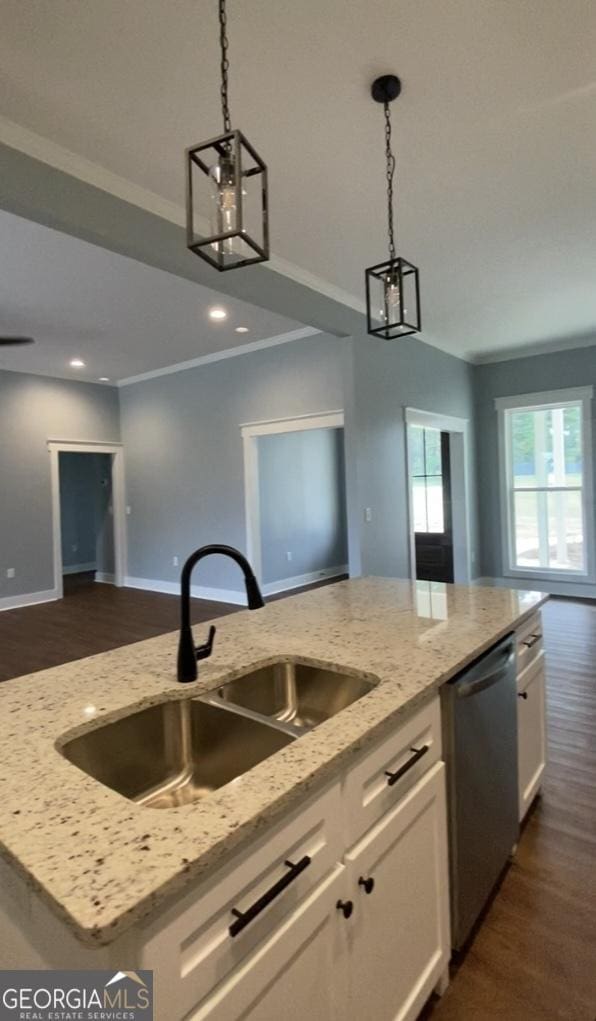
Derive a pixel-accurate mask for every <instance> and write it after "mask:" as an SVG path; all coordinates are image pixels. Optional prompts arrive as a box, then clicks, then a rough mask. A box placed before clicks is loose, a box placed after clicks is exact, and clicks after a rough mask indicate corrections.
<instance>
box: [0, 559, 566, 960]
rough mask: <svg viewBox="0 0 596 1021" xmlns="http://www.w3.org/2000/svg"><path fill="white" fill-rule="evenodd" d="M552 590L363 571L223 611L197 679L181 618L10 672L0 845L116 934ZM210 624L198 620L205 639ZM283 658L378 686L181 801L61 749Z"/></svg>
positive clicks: (50, 889) (55, 905)
mask: <svg viewBox="0 0 596 1021" xmlns="http://www.w3.org/2000/svg"><path fill="white" fill-rule="evenodd" d="M545 599H546V597H545V596H544V595H542V594H541V593H538V592H522V591H512V590H510V589H503V588H483V587H480V586H478V587H476V586H474V587H467V586H464V585H441V584H436V583H426V582H417V583H411V582H409V581H395V580H390V579H382V578H361V579H356V580H354V581H345V582H340V583H338V584H336V585H331V586H328V587H325V588H321V589H317V590H315V591H311V592H308V593H305V594H302V595H297V596H294V597H291V598H288V599H283V600H279V601H277V602H274V603H271V604H269V605H267V606H266V607H265V608H264V609H261V610H256V611H253V612H249V611H242V612H240V613H237V614H233V615H231V616H227V617H223V618H221V619H220V620H219V621H218V622H216V623H217V626H218V634H217V639H216V644H215V647H214V652H213V655H212V656H211V658H210V659H209V660H205V661H203V662H201V663H200V664H199V670H200V679H199V680H198V681H197V682H195V683H194V684H186V685H179V684H178V683H177V682H176V672H175V671H176V650H177V634H176V633H172V634H167V635H162V636H160V637H158V638H152V639H149V640H148V641H144V642H139V643H137V644H135V645H128V646H125V647H123V648H120V649H115V650H113V651H112V652H107V653H102V654H101V655H98V656H92V657H90V658H89V659H83V660H78V661H76V662H73V663H68V664H66V665H64V666H59V667H55V668H52V669H51V670H44V671H41V672H39V673H35V674H29V675H28V676H25V677H20V678H18V679H15V680H11V681H7V682H5V683H3V684H1V685H0V720H1V724H0V726H1V731H0V854H1V855H2V857H3V858H4V859H5V860H6V861H7V862H9V863H10V864H12V865H13V866H14V867H15V868H16V869H17V870H18V872H19V873H20V874H21V875H22V876H23V877H24V878H25V879H26V880H27V882H28V883H29V885H30V886H31V887H32V888H33V889H34V890H36V891H37V892H38V894H39V895H40V896H41V897H42V898H43V899H44V901H46V902H47V903H48V905H49V906H50V907H51V908H52V909H53V911H54V912H55V913H56V914H57V915H58V916H59V917H60V918H61V919H62V920H63V921H64V922H66V923H67V924H68V925H69V926H70V928H71V929H72V931H73V932H74V933H75V934H76V936H78V938H79V939H81V940H82V941H84V942H85V943H87V944H91V945H96V946H98V945H104V944H107V943H110V942H112V941H113V940H115V939H116V938H117V937H118V936H119V935H120V934H121V933H122V932H124V931H125V930H126V929H127V928H128V927H129V926H131V925H132V924H134V923H135V922H137V921H139V920H140V919H141V918H144V917H146V916H148V915H150V914H152V913H153V912H154V911H155V909H156V908H157V907H158V906H159V905H161V903H162V902H163V901H165V900H166V899H167V898H168V897H170V896H171V895H172V894H174V893H176V892H178V891H182V890H183V889H184V888H185V887H186V886H188V885H189V884H191V883H193V882H194V883H196V882H197V880H199V879H200V878H202V877H204V876H205V875H206V874H207V873H208V872H210V871H213V870H214V869H215V868H216V867H217V866H218V865H219V864H221V863H222V862H223V861H224V860H225V859H226V858H228V857H229V855H230V854H231V853H232V852H233V851H234V850H236V849H238V848H239V847H240V846H241V845H242V844H243V843H244V842H245V841H247V840H248V839H249V838H250V836H251V834H253V833H254V832H255V831H256V830H258V829H261V828H262V827H264V826H266V825H268V824H270V823H272V822H274V821H276V820H278V819H279V818H280V817H281V815H282V814H283V812H284V811H286V810H287V809H289V808H290V807H292V806H294V805H295V804H296V803H297V802H298V801H299V799H300V798H302V797H303V796H304V794H305V793H306V792H308V791H309V790H311V789H312V788H314V787H316V786H318V785H319V784H320V783H322V782H323V781H325V780H328V779H330V778H331V777H332V776H333V775H334V774H336V773H337V772H338V771H339V770H340V769H342V768H345V767H346V766H347V765H349V762H350V757H351V756H353V755H354V754H356V753H357V752H358V751H359V750H360V749H362V748H364V747H366V746H367V744H368V743H369V742H371V741H373V740H374V739H376V738H377V737H381V736H382V735H384V734H385V733H386V732H387V731H388V730H389V729H390V728H391V727H392V726H394V725H395V724H396V723H398V722H399V719H400V717H401V716H403V715H404V714H407V713H408V712H410V711H411V710H412V709H413V708H414V707H415V706H416V705H418V704H420V703H421V702H423V701H424V700H425V699H426V698H428V697H429V695H430V694H431V693H432V691H433V690H434V689H436V688H438V687H439V685H441V684H442V683H443V682H444V681H446V680H448V679H449V678H450V677H452V676H453V675H454V674H455V673H457V672H458V671H459V670H460V669H461V668H462V667H464V666H466V664H467V663H469V662H471V660H473V659H474V658H476V657H477V656H478V655H479V654H480V653H482V652H483V651H484V650H485V649H487V648H489V647H490V646H491V645H492V644H493V643H494V642H495V641H497V640H498V639H499V638H501V637H502V636H504V635H505V634H507V632H508V631H510V630H511V629H512V628H513V627H514V626H516V625H517V624H519V623H520V622H521V621H522V620H523V619H524V618H525V617H527V616H528V615H529V614H530V613H531V612H532V611H533V610H534V609H536V608H537V607H538V606H540V605H541V603H543V602H544V601H545ZM204 630H206V629H205V628H204V627H200V626H197V627H195V640H196V641H197V642H199V641H201V640H202V636H203V631H204ZM279 657H289V658H291V657H298V658H301V659H307V660H310V661H312V662H314V663H316V664H317V665H323V666H330V665H331V666H336V667H345V668H346V669H349V670H351V671H356V672H357V673H362V674H364V675H366V676H370V675H371V674H372V675H373V676H374V677H376V678H378V680H379V685H378V686H377V687H376V688H375V689H374V690H373V691H372V692H370V693H369V694H367V695H365V696H364V698H362V699H360V700H359V701H358V702H356V703H354V704H353V705H352V706H349V707H348V708H347V709H345V710H344V711H343V712H341V713H340V714H338V715H337V716H335V717H334V718H332V719H330V720H327V721H326V722H325V723H323V724H321V725H320V726H319V727H317V728H316V729H314V730H312V731H310V732H309V733H307V734H305V735H304V736H303V737H300V738H299V739H298V740H297V741H294V742H293V743H292V744H290V745H289V746H288V747H286V748H284V749H282V750H281V751H279V752H277V753H276V754H275V755H274V756H273V757H271V758H269V759H266V760H265V761H264V762H262V763H260V764H259V765H258V766H256V767H254V768H253V769H252V770H250V771H249V772H248V773H246V774H245V775H244V776H242V777H241V778H240V779H239V780H237V781H236V782H235V783H233V784H229V785H227V786H226V787H222V788H221V789H220V790H219V791H216V792H214V793H213V794H211V795H210V796H209V797H207V798H205V799H204V800H202V801H199V802H195V803H194V804H190V805H185V806H181V807H180V808H173V809H169V810H160V809H156V808H147V807H143V806H141V805H137V804H135V803H134V802H131V801H128V800H127V799H125V798H123V797H121V796H120V795H119V794H117V793H115V792H114V791H112V790H110V789H109V788H107V787H104V786H103V785H101V784H100V783H98V782H97V781H95V780H93V779H92V778H91V777H88V776H87V775H86V774H84V773H83V772H81V771H80V770H79V769H77V768H76V767H75V766H73V765H72V764H70V763H69V762H68V761H67V760H66V759H65V758H63V756H62V755H61V754H60V753H59V751H58V750H57V747H56V745H57V743H58V744H60V742H62V741H63V739H64V738H65V737H66V736H68V735H71V734H75V733H78V732H80V731H81V730H84V729H87V728H91V727H94V726H97V725H98V724H100V723H104V722H106V721H107V720H109V719H110V718H117V717H118V716H121V715H124V714H126V713H128V712H130V711H131V710H132V709H136V708H140V707H143V706H148V705H151V704H152V703H154V702H157V701H160V700H162V699H163V698H164V697H165V698H181V697H189V696H196V695H198V694H201V693H203V692H205V691H207V690H208V689H210V688H213V687H215V686H217V685H218V684H220V683H221V682H222V680H226V679H228V678H230V677H233V676H236V675H238V674H242V673H244V672H245V671H246V669H247V668H251V667H254V666H257V665H260V664H265V663H267V662H268V661H270V660H272V659H276V658H279Z"/></svg>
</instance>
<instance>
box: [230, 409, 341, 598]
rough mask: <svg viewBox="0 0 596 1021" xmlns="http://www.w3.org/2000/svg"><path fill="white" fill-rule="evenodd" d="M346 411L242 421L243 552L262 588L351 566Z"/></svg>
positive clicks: (270, 590)
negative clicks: (347, 496)
mask: <svg viewBox="0 0 596 1021" xmlns="http://www.w3.org/2000/svg"><path fill="white" fill-rule="evenodd" d="M343 426H344V418H343V412H332V413H329V414H323V415H310V416H305V417H303V418H298V419H282V420H278V421H274V422H257V423H252V424H250V425H246V426H243V427H242V438H243V443H244V466H245V486H246V533H247V543H246V545H247V553H248V558H249V560H250V561H251V563H252V566H253V569H254V571H255V574H256V576H257V578H258V579H259V581H260V583H261V587H262V590H263V593H264V594H265V595H273V594H274V593H277V592H285V591H288V590H289V589H294V588H300V587H302V586H304V585H310V584H313V583H315V582H320V581H323V580H326V579H332V578H339V577H341V576H345V575H346V574H347V573H348V566H347V561H348V542H347V507H346V488H345V485H346V484H345V460H344V428H343Z"/></svg>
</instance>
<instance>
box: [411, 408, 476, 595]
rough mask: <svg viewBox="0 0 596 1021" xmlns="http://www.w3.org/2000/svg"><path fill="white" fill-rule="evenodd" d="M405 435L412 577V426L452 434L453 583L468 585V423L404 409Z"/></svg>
mask: <svg viewBox="0 0 596 1021" xmlns="http://www.w3.org/2000/svg"><path fill="white" fill-rule="evenodd" d="M404 418H405V433H406V475H407V480H408V539H409V543H408V545H409V552H410V576H411V578H412V579H413V580H414V581H415V580H416V538H415V532H414V484H413V479H412V474H411V471H410V468H411V464H410V462H411V457H410V443H409V426H412V425H418V426H422V427H423V428H426V429H439V430H440V432H446V433H449V453H450V461H451V522H452V538H453V580H454V582H455V583H460V584H464V585H468V584H469V583H470V580H471V551H470V487H469V481H468V457H469V424H470V422H469V419H467V418H455V417H454V416H453V415H440V414H437V413H436V412H434V411H422V410H421V409H419V408H404Z"/></svg>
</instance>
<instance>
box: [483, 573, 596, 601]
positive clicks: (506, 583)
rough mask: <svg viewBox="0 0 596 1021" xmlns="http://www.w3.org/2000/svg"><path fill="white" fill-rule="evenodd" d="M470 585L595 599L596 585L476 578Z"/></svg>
mask: <svg viewBox="0 0 596 1021" xmlns="http://www.w3.org/2000/svg"><path fill="white" fill-rule="evenodd" d="M472 584H473V585H491V586H496V587H497V588H513V589H522V590H524V591H529V592H548V594H549V595H550V596H571V597H572V598H578V599H596V585H590V584H587V585H583V584H582V583H581V582H576V581H544V580H542V581H541V580H539V579H538V578H476V579H475V580H474V581H473V582H472Z"/></svg>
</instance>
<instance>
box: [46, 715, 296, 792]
mask: <svg viewBox="0 0 596 1021" xmlns="http://www.w3.org/2000/svg"><path fill="white" fill-rule="evenodd" d="M292 740H293V737H292V735H291V734H288V733H284V732H283V731H282V730H280V729H276V728H275V727H272V726H271V725H270V724H268V723H266V722H261V721H259V720H255V719H252V718H250V717H247V716H245V715H242V714H241V713H238V712H233V711H230V710H229V709H226V708H225V707H224V706H217V705H213V704H210V703H209V702H205V701H202V700H200V699H183V700H179V701H178V700H177V701H170V702H161V703H159V704H158V705H155V706H151V707H150V708H149V709H142V710H141V711H139V712H136V713H132V714H131V715H130V716H125V717H123V718H122V719H120V720H116V721H115V722H114V723H107V724H105V725H104V726H103V727H98V728H97V729H96V730H92V731H89V732H88V733H86V734H82V735H81V736H80V737H76V738H73V739H72V740H70V741H68V742H66V743H65V744H64V745H63V746H62V747H61V748H60V751H61V752H62V754H63V755H64V756H65V757H66V758H67V759H68V760H69V762H72V763H73V764H74V765H75V766H78V767H79V769H82V770H83V771H84V772H85V773H88V774H89V775H90V776H92V777H94V779H96V780H99V782H100V783H103V784H105V785H106V786H107V787H111V788H112V790H114V791H117V792H118V793H119V794H122V795H123V796H124V797H125V798H130V799H131V800H132V801H136V802H138V803H140V804H142V805H147V806H149V807H151V808H173V807H176V806H178V805H186V804H188V803H190V802H193V801H197V800H199V799H200V798H204V797H206V796H207V795H208V794H210V793H211V792H212V791H215V790H217V789H218V788H219V787H223V786H224V785H225V784H227V783H230V782H231V781H233V780H235V779H236V778H237V777H239V776H241V775H242V774H243V773H246V772H247V771H248V770H249V769H251V768H252V767H253V766H256V765H257V763H259V762H262V761H263V759H266V758H268V757H269V756H270V755H273V754H274V752H277V751H279V749H280V748H284V747H285V746H286V745H288V744H290V743H291V742H292Z"/></svg>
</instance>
